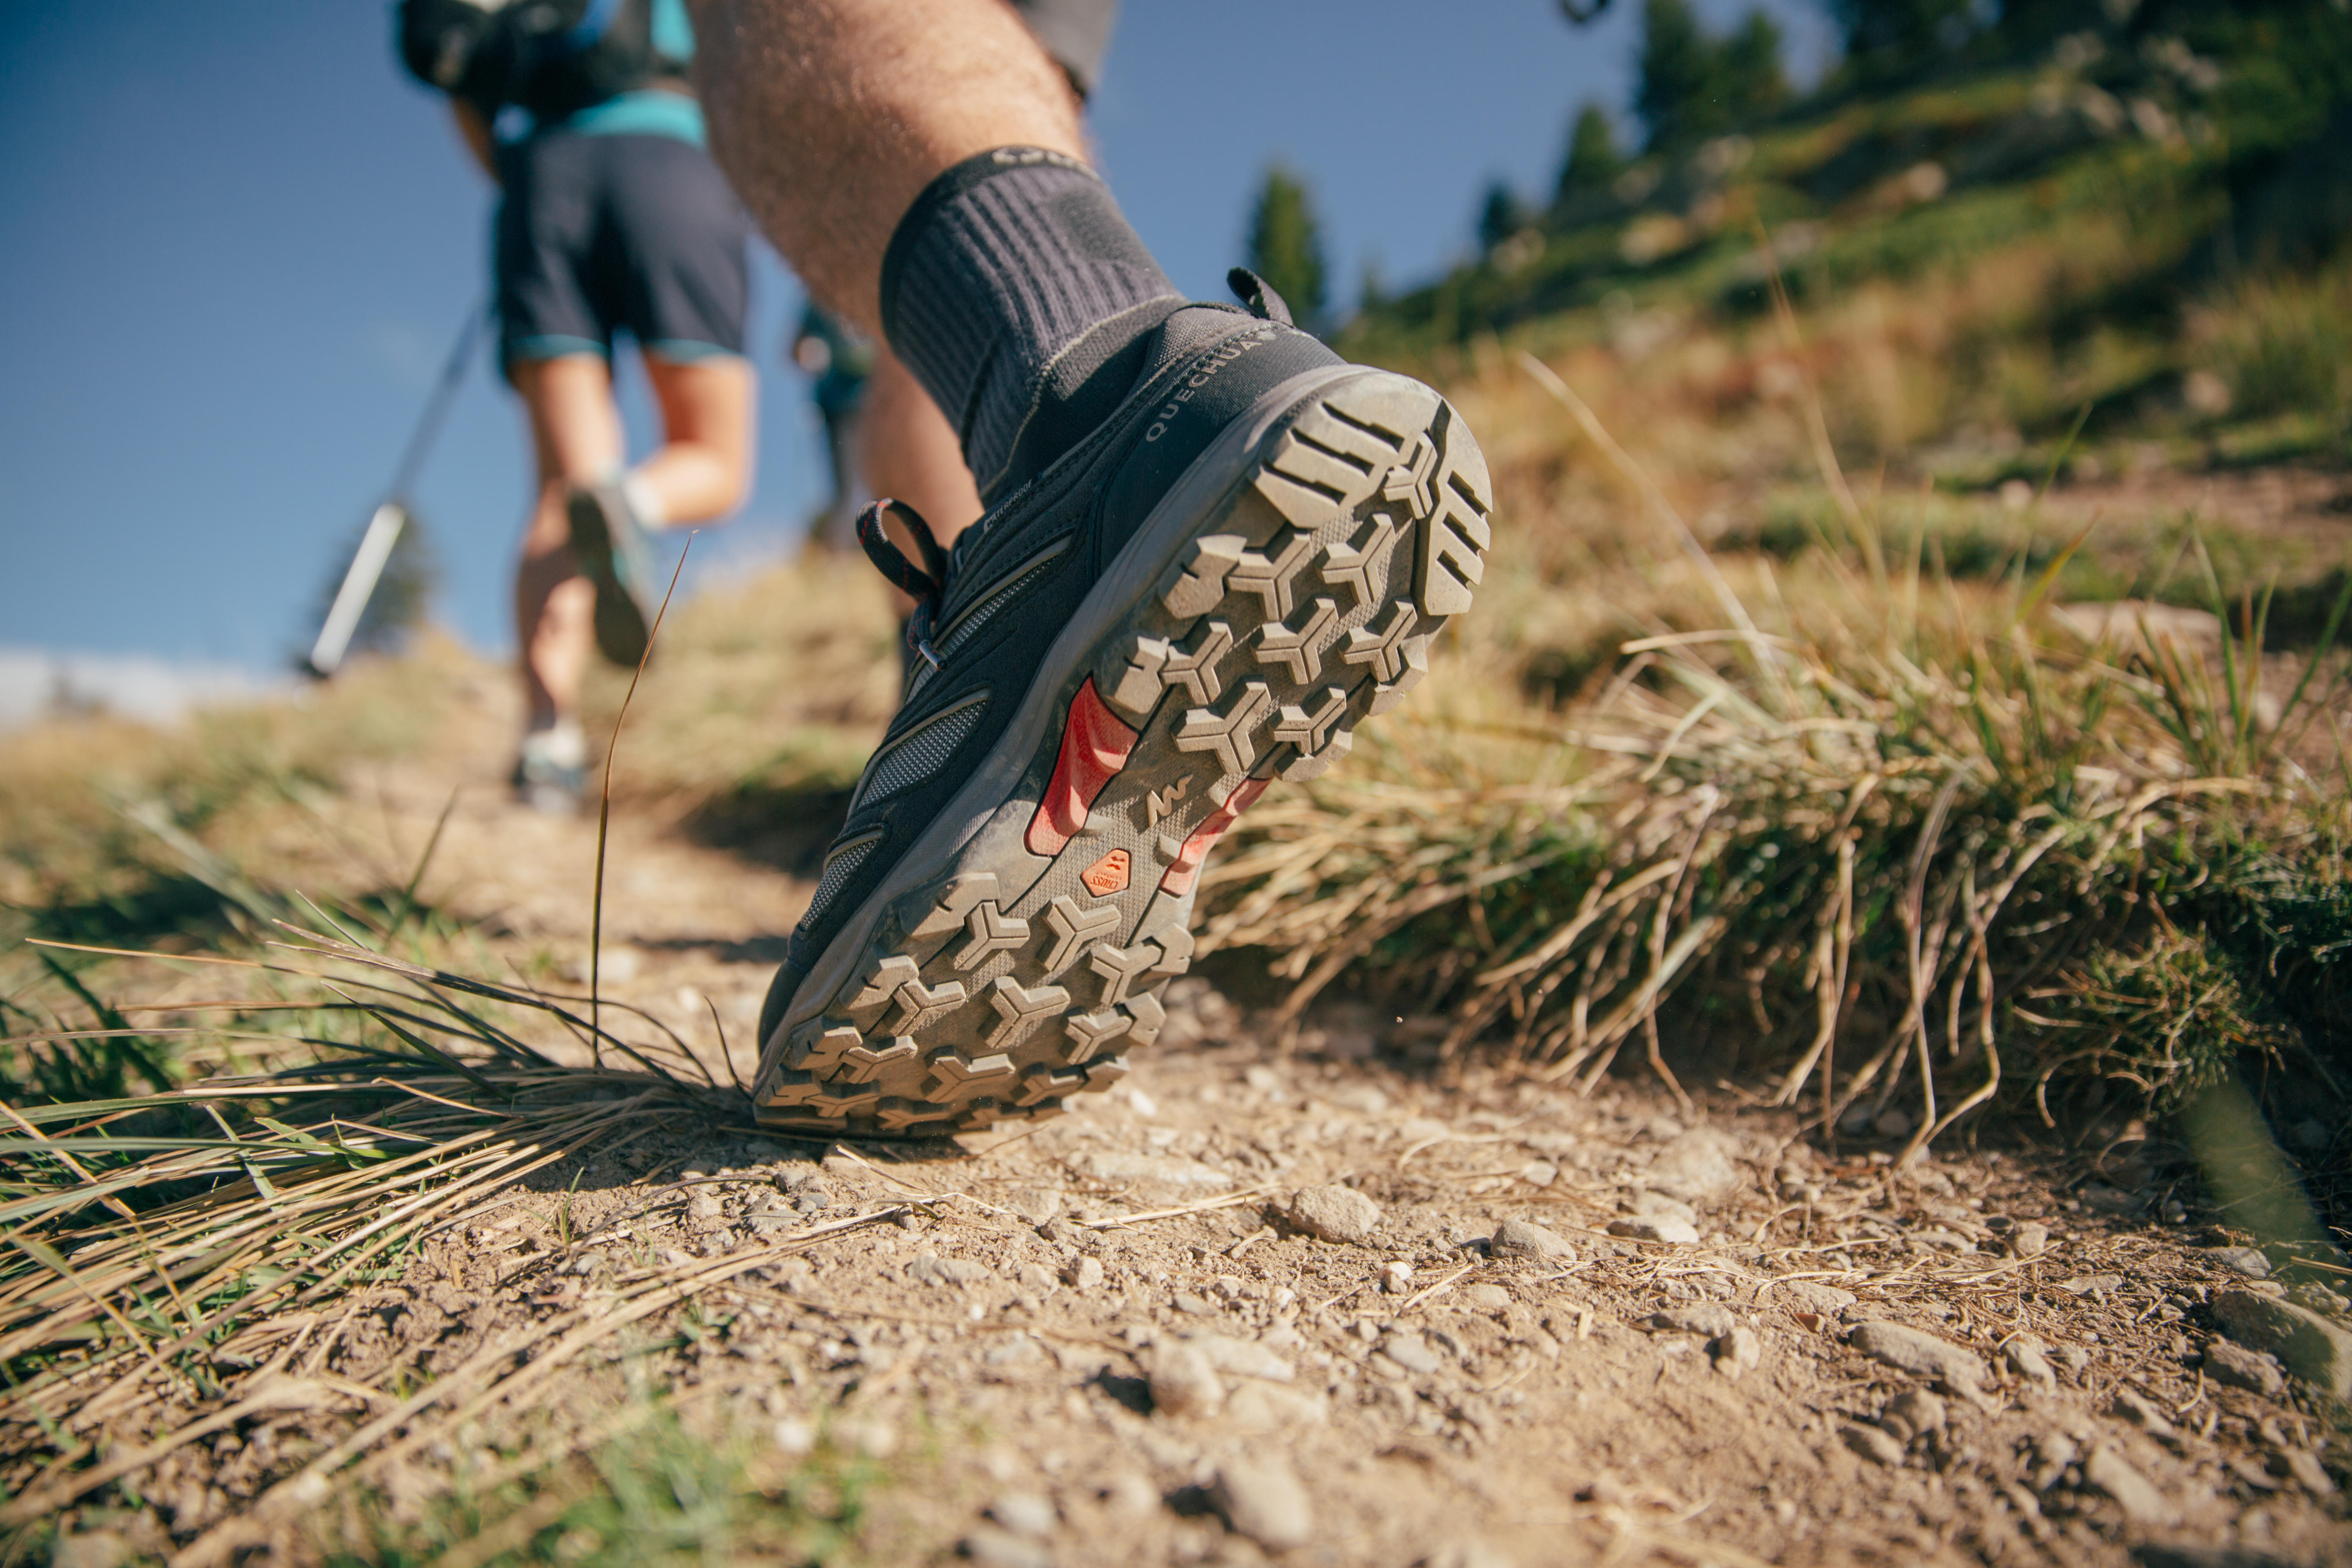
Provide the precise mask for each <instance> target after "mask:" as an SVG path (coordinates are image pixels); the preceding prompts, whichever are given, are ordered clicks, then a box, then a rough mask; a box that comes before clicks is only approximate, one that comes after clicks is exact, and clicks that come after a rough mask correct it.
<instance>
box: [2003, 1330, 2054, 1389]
mask: <svg viewBox="0 0 2352 1568" xmlns="http://www.w3.org/2000/svg"><path fill="white" fill-rule="evenodd" d="M2001 1357H2002V1359H2003V1360H2005V1361H2006V1362H2008V1363H2009V1370H2010V1371H2011V1372H2013V1373H2016V1374H2017V1375H2018V1376H2020V1377H2021V1378H2023V1379H2024V1380H2025V1381H2026V1382H2028V1383H2030V1384H2034V1385H2035V1386H2036V1387H2039V1388H2055V1387H2057V1386H2058V1374H2057V1373H2055V1372H2053V1371H2052V1370H2051V1367H2050V1358H2049V1357H2048V1356H2046V1355H2044V1354H2042V1346H2041V1345H2040V1344H2038V1343H2037V1342H2034V1341H2032V1340H2031V1339H2015V1340H2011V1341H2010V1342H2009V1343H2008V1344H2007V1345H2005V1346H2003V1347H2002V1349H2001Z"/></svg>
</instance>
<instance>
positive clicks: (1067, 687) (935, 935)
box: [754, 365, 1492, 1134]
mask: <svg viewBox="0 0 2352 1568" xmlns="http://www.w3.org/2000/svg"><path fill="white" fill-rule="evenodd" d="M1491 493H1492V492H1491V489H1490V487H1489V483H1488V479H1487V474H1486V462H1485V459H1484V458H1482V457H1481V456H1480V454H1479V451H1478V447H1477V444H1476V442H1475V440H1473V439H1472V437H1471V436H1470V434H1469V431H1468V430H1467V428H1466V427H1465V426H1464V424H1463V422H1462V420H1461V418H1460V416H1458V415H1457V414H1456V413H1455V412H1454V409H1453V407H1452V406H1451V405H1449V404H1447V403H1446V402H1445V401H1444V399H1443V398H1442V397H1440V396H1439V395H1437V394H1436V393H1435V392H1433V391H1432V390H1431V389H1430V388H1428V387H1426V386H1423V385H1422V384H1420V383H1419V382H1416V381H1412V380H1411V379H1409V378H1407V377H1404V376H1402V375H1396V374H1390V373H1388V372H1383V371H1373V370H1366V369H1364V368H1362V367H1360V366H1354V365H1334V366H1328V367H1325V368H1320V369H1317V370H1313V371H1309V372H1307V373H1304V374H1299V375H1297V376H1294V377H1292V378H1291V379H1290V380H1288V381H1286V382H1284V383H1282V384H1280V385H1277V386H1276V387H1274V388H1273V389H1272V390H1270V391H1268V392H1267V393H1266V394H1265V395H1263V396H1261V397H1259V398H1258V399H1257V400H1256V402H1255V404H1253V405H1251V406H1250V408H1249V410H1248V411H1247V413H1246V414H1244V416H1242V417H1240V418H1237V419H1235V420H1234V422H1233V423H1232V424H1231V425H1230V426H1227V427H1226V428H1225V429H1224V431H1223V433H1222V434H1221V435H1220V436H1219V437H1217V438H1216V439H1215V441H1214V442H1213V443H1212V444H1211V445H1210V446H1209V447H1208V448H1207V449H1206V450H1204V451H1203V452H1202V455H1201V456H1200V457H1199V458H1196V459H1195V460H1194V461H1193V462H1192V464H1191V465H1190V466H1189V467H1188V468H1186V469H1185V470H1184V471H1183V473H1182V474H1181V476H1180V477H1179V478H1178V479H1177V480H1176V482H1175V483H1174V484H1173V485H1172V486H1171V487H1170V489H1168V491H1167V492H1166V494H1165V495H1164V496H1163V497H1162V499H1161V500H1160V501H1159V503H1158V504H1157V505H1156V506H1155V507H1154V508H1153V509H1152V510H1151V511H1150V514H1149V515H1148V516H1147V517H1146V519H1145V520H1144V521H1143V523H1142V524H1141V526H1140V527H1139V529H1138V530H1137V531H1136V533H1135V534H1134V536H1133V537H1132V538H1130V539H1129V541H1128V542H1127V543H1126V545H1125V547H1124V548H1123V549H1121V550H1120V552H1118V555H1117V556H1116V557H1115V558H1114V559H1113V560H1112V561H1111V562H1110V563H1109V564H1108V566H1107V567H1106V568H1105V569H1104V571H1103V573H1102V574H1101V576H1100V577H1099V579H1098V580H1097V582H1096V583H1095V585H1094V587H1093V588H1092V590H1091V591H1090V592H1089V593H1088V594H1087V597H1086V598H1085V599H1084V600H1083V601H1082V602H1081V603H1080V604H1079V606H1078V610H1077V613H1076V615H1075V616H1073V617H1072V618H1071V620H1070V622H1069V624H1068V625H1066V626H1065V627H1064V628H1063V630H1062V631H1061V632H1060V634H1059V635H1058V636H1057V637H1056V638H1055V641H1054V643H1053V644H1052V646H1051V647H1050V648H1049V649H1048V651H1047V653H1046V655H1045V659H1044V661H1043V663H1042V664H1041V665H1040V666H1039V667H1038V668H1037V673H1036V675H1035V677H1034V679H1033V680H1032V681H1031V682H1030V684H1029V686H1028V689H1027V690H1026V693H1025V695H1024V698H1023V701H1022V706H1021V708H1020V710H1019V711H1018V712H1017V713H1016V714H1015V715H1014V717H1013V719H1012V721H1010V722H1009V723H1008V724H1007V725H1006V727H1005V729H1004V731H1003V733H1002V735H1001V736H1000V737H999V739H998V740H997V742H996V743H995V745H994V746H993V747H992V748H991V750H990V751H989V752H987V753H986V755H985V756H984V757H983V758H982V761H981V762H980V763H979V764H978V765H977V766H976V767H974V768H973V769H972V770H971V774H970V776H969V778H968V780H967V782H966V783H964V784H962V785H961V787H960V789H959V790H958V791H957V793H956V794H955V795H954V796H953V797H952V799H951V800H950V803H949V805H948V807H947V809H945V810H943V811H941V812H940V813H939V814H938V815H937V816H936V817H935V818H933V819H932V820H931V822H930V824H929V826H928V827H927V828H926V829H925V831H924V832H923V833H922V835H921V836H920V837H919V838H918V839H917V840H916V841H915V842H914V843H913V845H912V846H911V847H909V848H908V850H907V852H906V853H905V854H904V855H903V856H902V857H901V858H899V860H898V864H897V866H896V867H895V868H893V869H892V870H891V871H890V872H889V873H888V875H887V877H886V878H885V879H883V880H882V881H881V883H880V884H879V885H878V886H877V888H876V889H875V890H874V891H873V892H872V893H871V894H869V895H868V896H867V897H866V899H865V900H863V901H862V902H861V903H860V905H859V906H858V908H857V909H856V911H855V912H854V913H853V914H852V915H851V916H850V918H849V919H848V921H846V923H845V924H844V925H843V926H842V927H841V928H840V930H839V931H838V932H837V933H836V934H835V937H834V938H833V940H832V941H831V942H828V943H827V944H826V945H825V947H824V950H823V951H822V952H821V953H819V954H818V956H817V957H816V959H815V962H814V963H813V964H811V966H810V967H809V970H808V973H807V974H806V975H805V977H804V978H803V979H802V980H801V982H800V983H799V984H797V985H795V986H794V987H793V992H792V997H791V1001H790V1004H789V1005H787V1006H786V1007H785V1008H784V1011H783V1013H782V1016H781V1018H780V1019H779V1020H778V1021H777V1022H776V1025H775V1027H774V1031H773V1033H772V1035H771V1036H770V1037H769V1038H768V1039H767V1041H766V1049H765V1051H764V1053H763V1056H762V1060H761V1072H760V1075H759V1078H758V1080H757V1083H756V1085H755V1088H754V1102H755V1104H756V1106H757V1108H758V1113H759V1116H760V1119H761V1121H763V1122H767V1123H769V1124H771V1125H774V1126H779V1127H794V1128H819V1129H824V1130H829V1131H851V1130H855V1131H861V1132H880V1133H898V1134H924V1133H939V1132H944V1131H957V1130H966V1129H971V1128H975V1127H980V1126H984V1125H986V1124H988V1123H989V1122H991V1121H995V1120H997V1119H999V1118H1003V1117H1021V1116H1035V1115H1040V1114H1045V1113H1050V1112H1053V1111H1055V1110H1060V1109H1061V1106H1062V1101H1063V1100H1064V1098H1065V1097H1066V1096H1068V1095H1070V1094H1073V1093H1076V1092H1078V1091H1080V1090H1085V1089H1103V1088H1105V1087H1107V1086H1108V1085H1109V1084H1110V1083H1112V1082H1114V1081H1116V1080H1117V1079H1118V1078H1119V1077H1120V1076H1122V1075H1123V1074H1124V1073H1125V1072H1126V1071H1127V1064H1126V1060H1125V1055H1126V1053H1127V1051H1128V1050H1129V1049H1130V1048H1132V1047H1137V1046H1149V1045H1150V1044H1151V1043H1152V1042H1153V1041H1154V1040H1155V1039H1157V1038H1158V1037H1159V1034H1160V1027H1161V1025H1162V1023H1163V1022H1164V1020H1165V1017H1166V1012H1165V1009H1164V1008H1163V1006H1162V1005H1161V1003H1160V994H1161V993H1162V992H1164V990H1165V989H1166V986H1167V983H1168V982H1169V981H1170V980H1171V978H1172V977H1173V976H1175V975H1178V974H1181V973H1183V972H1184V970H1185V969H1186V968H1187V967H1188V966H1189V964H1190V963H1191V962H1192V945H1193V944H1192V934H1191V931H1190V923H1191V919H1192V905H1193V900H1194V898H1195V896H1196V894H1197V891H1198V889H1199V882H1200V876H1201V869H1202V862H1203V860H1204V859H1205V858H1206V857H1207V855H1208V853H1209V850H1210V848H1211V847H1212V846H1213V844H1214V843H1215V842H1216V840H1217V838H1218V837H1219V836H1220V835H1222V834H1223V832H1224V831H1225V830H1226V829H1227V828H1228V827H1230V826H1232V825H1233V823H1234V819H1235V818H1236V817H1238V816H1240V815H1241V813H1242V811H1243V810H1244V808H1246V807H1247V806H1248V805H1250V804H1251V803H1252V802H1253V801H1255V799H1256V798H1257V797H1258V795H1260V794H1261V793H1263V792H1264V791H1265V788H1266V787H1267V785H1268V784H1270V783H1271V782H1272V781H1273V780H1274V779H1276V778H1281V779H1286V780H1303V779H1310V778H1313V777H1315V776H1316V775H1317V774H1318V773H1322V772H1323V771H1324V770H1325V769H1327V768H1328V767H1329V766H1330V765H1331V764H1332V763H1334V762H1335V761H1337V760H1338V759H1339V757H1341V756H1343V755H1345V754H1346V752H1347V751H1348V749H1349V743H1350V740H1351V737H1352V733H1353V731H1354V729H1355V726H1356V725H1357V724H1358V723H1359V722H1360V721H1363V720H1364V719H1366V718H1369V717H1370V716H1371V715H1373V714H1375V713H1381V712H1384V711H1386V710H1388V709H1390V708H1391V707H1393V706H1395V705H1396V704H1397V703H1398V702H1399V701H1400V700H1402V699H1403V697H1404V695H1405V694H1406V693H1407V692H1408V691H1410V690H1411V689H1412V687H1413V686H1414V685H1415V684H1416V683H1418V682H1419V681H1420V679H1422V677H1423V674H1424V673H1425V672H1426V671H1427V668H1428V648H1429V645H1430V643H1431V642H1432V640H1433V638H1434V637H1435V636H1436V634H1437V632H1438V630H1439V629H1440V627H1441V626H1443V625H1444V622H1445V621H1446V620H1447V619H1448V618H1449V617H1451V616H1455V615H1458V614H1460V613H1461V612H1462V611H1464V610H1465V609H1467V608H1468V607H1469V604H1470V598H1471V593H1472V590H1473V588H1474V587H1475V584H1477V582H1478V581H1479V578H1480V577H1481V576H1482V575H1483V573H1484V569H1485V567H1484V563H1485V556H1486V549H1487V545H1488V542H1489V539H1490V530H1489V522H1488V513H1489V509H1490V500H1489V498H1490V496H1491ZM949 635H950V636H951V635H952V633H951V631H950V634H949ZM954 712H955V710H953V709H950V710H947V711H946V712H945V713H942V714H940V715H939V716H938V717H937V718H935V719H933V720H931V721H929V722H927V723H926V724H924V725H921V726H918V727H917V728H915V729H913V730H910V731H908V733H906V734H905V735H902V736H900V737H898V738H897V739H896V740H895V741H894V742H891V745H890V746H888V747H886V748H885V750H884V751H883V752H879V753H877V756H876V757H875V759H874V760H873V762H872V763H869V764H868V766H867V773H868V776H869V778H871V777H874V776H877V774H878V773H880V772H881V771H882V770H885V769H886V768H887V767H888V766H890V765H891V750H892V749H893V748H906V747H918V746H919V745H921V744H922V743H923V740H922V738H923V737H924V736H925V735H926V734H927V733H929V732H931V731H933V730H934V729H935V728H936V727H937V726H939V725H940V724H941V723H943V722H946V721H951V720H952V718H953V715H954ZM934 743H936V742H934ZM950 744H952V742H950ZM866 837H873V838H875V839H877V840H878V839H879V838H880V833H879V831H878V830H877V831H876V832H875V833H873V834H872V835H870V836H866ZM867 847H868V848H870V847H871V846H867ZM859 849H860V838H859V837H852V836H845V838H844V839H843V840H842V841H840V842H838V843H836V845H835V848H834V851H833V854H832V855H831V856H830V857H829V858H828V863H827V868H826V872H825V874H824V877H825V878H827V879H829V878H831V877H832V876H834V874H835V866H836V865H838V864H841V863H844V862H845V861H846V863H847V864H848V865H849V866H850V867H851V868H855V866H856V857H857V855H858V852H859ZM843 875H844V876H846V875H847V873H846V872H845V873H843ZM823 880H824V879H821V882H820V889H819V892H818V894H817V900H818V902H819V904H822V903H823V902H824V900H825V899H826V897H827V891H826V889H824V886H823Z"/></svg>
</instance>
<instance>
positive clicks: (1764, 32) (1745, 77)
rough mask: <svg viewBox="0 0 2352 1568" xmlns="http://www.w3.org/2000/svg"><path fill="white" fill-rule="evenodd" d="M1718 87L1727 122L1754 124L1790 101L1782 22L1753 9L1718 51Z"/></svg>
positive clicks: (1732, 123) (1739, 124) (1736, 124)
mask: <svg viewBox="0 0 2352 1568" xmlns="http://www.w3.org/2000/svg"><path fill="white" fill-rule="evenodd" d="M1716 77H1717V89H1718V90H1719V91H1720V92H1721V93H1722V95H1723V106H1724V119H1725V121H1727V125H1728V126H1742V125H1753V124H1755V123H1756V122H1757V121H1760V120H1762V119H1764V118H1766V117H1767V116H1768V115H1770V114H1772V113H1774V112H1775V111H1777V110H1779V109H1780V107H1781V106H1782V105H1784V104H1786V103H1787V102H1788V101H1789V79H1788V77H1787V76H1786V75H1784V74H1783V73H1782V71H1781V69H1780V24H1779V23H1778V22H1775V21H1774V20H1772V18H1771V17H1769V16H1766V15H1765V14H1764V13H1763V12H1762V11H1750V12H1748V15H1747V16H1746V17H1745V18H1743V19H1742V20H1741V22H1740V24H1739V26H1738V27H1736V28H1734V29H1733V30H1732V33H1731V36H1730V37H1727V38H1726V39H1724V40H1723V45H1722V47H1720V48H1719V49H1718V50H1717V52H1716Z"/></svg>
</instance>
